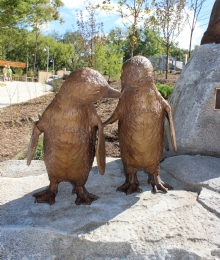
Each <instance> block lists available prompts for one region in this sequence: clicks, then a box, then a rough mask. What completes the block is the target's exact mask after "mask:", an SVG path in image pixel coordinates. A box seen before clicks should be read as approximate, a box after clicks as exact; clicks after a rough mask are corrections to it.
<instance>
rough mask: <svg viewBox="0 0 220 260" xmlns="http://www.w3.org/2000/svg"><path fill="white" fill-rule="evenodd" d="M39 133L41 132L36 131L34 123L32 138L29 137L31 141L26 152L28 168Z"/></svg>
mask: <svg viewBox="0 0 220 260" xmlns="http://www.w3.org/2000/svg"><path fill="white" fill-rule="evenodd" d="M41 133H42V132H41V131H40V130H39V129H38V127H37V124H36V122H34V125H33V131H32V136H31V140H30V143H29V147H28V152H27V165H28V166H29V165H30V164H31V160H32V159H33V157H34V153H35V150H36V147H37V143H38V139H39V136H40V134H41Z"/></svg>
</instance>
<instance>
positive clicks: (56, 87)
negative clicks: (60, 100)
mask: <svg viewBox="0 0 220 260" xmlns="http://www.w3.org/2000/svg"><path fill="white" fill-rule="evenodd" d="M63 82H64V80H62V79H54V80H53V81H52V87H53V91H54V92H55V93H58V92H59V91H60V88H61V86H62V84H63Z"/></svg>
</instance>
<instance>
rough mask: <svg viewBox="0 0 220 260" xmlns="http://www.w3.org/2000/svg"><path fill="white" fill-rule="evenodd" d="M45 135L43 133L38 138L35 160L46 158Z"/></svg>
mask: <svg viewBox="0 0 220 260" xmlns="http://www.w3.org/2000/svg"><path fill="white" fill-rule="evenodd" d="M43 140H44V136H43V135H41V136H40V137H39V140H38V144H37V148H36V150H35V154H34V157H33V160H43V159H44V145H43Z"/></svg>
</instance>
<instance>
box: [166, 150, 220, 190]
mask: <svg viewBox="0 0 220 260" xmlns="http://www.w3.org/2000/svg"><path fill="white" fill-rule="evenodd" d="M161 168H162V169H163V170H165V171H166V172H169V173H170V174H171V175H172V176H173V177H175V178H176V179H178V180H179V181H181V183H182V184H184V185H185V187H186V188H187V189H191V190H194V191H198V192H199V191H200V190H201V189H202V187H206V188H208V189H211V190H213V191H217V192H219V193H220V159H219V158H214V157H210V156H200V155H196V156H189V155H179V156H174V157H169V158H167V159H166V160H164V161H163V162H162V163H161Z"/></svg>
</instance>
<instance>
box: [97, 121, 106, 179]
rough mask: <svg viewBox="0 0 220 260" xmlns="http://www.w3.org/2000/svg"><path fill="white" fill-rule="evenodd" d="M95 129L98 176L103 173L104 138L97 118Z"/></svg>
mask: <svg viewBox="0 0 220 260" xmlns="http://www.w3.org/2000/svg"><path fill="white" fill-rule="evenodd" d="M97 120H98V122H97V127H98V141H97V147H96V160H97V164H98V170H99V173H100V174H102V175H103V174H104V173H105V164H106V163H105V136H104V133H103V125H102V122H101V120H100V118H99V117H97Z"/></svg>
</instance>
